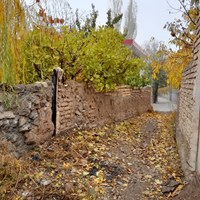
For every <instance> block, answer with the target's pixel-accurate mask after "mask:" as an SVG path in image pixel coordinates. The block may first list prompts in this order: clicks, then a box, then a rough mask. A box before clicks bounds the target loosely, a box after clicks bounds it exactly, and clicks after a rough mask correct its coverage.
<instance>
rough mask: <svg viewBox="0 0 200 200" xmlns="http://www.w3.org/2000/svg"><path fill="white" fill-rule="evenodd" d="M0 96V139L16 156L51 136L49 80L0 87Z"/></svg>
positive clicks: (50, 87)
mask: <svg viewBox="0 0 200 200" xmlns="http://www.w3.org/2000/svg"><path fill="white" fill-rule="evenodd" d="M0 97H1V98H0V139H1V141H3V142H6V143H7V145H8V149H9V151H10V152H12V153H13V154H14V155H15V156H16V157H18V156H20V155H21V154H23V153H24V152H25V151H27V150H29V149H31V148H32V147H33V146H34V145H35V144H39V143H42V142H44V141H46V140H47V139H48V138H50V137H51V136H52V134H53V130H54V126H53V123H52V121H51V116H52V110H51V107H52V104H51V101H52V83H51V82H49V83H36V84H33V85H17V86H15V87H14V92H9V93H5V92H3V91H2V88H1V90H0Z"/></svg>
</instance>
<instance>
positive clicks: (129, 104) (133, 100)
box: [56, 81, 151, 133]
mask: <svg viewBox="0 0 200 200" xmlns="http://www.w3.org/2000/svg"><path fill="white" fill-rule="evenodd" d="M150 96H151V90H150V88H146V89H135V90H133V89H131V88H130V87H127V86H123V87H120V88H118V90H117V91H116V92H112V93H97V92H95V91H94V90H93V89H92V88H88V87H87V86H86V85H85V84H83V83H77V82H74V81H67V82H66V83H64V84H62V83H60V82H59V83H58V99H57V104H58V105H57V125H56V126H57V131H56V132H57V133H60V132H64V131H66V130H69V129H73V128H80V129H82V128H92V127H95V126H99V125H103V124H107V123H113V122H119V121H122V120H125V119H128V118H131V117H134V116H137V115H139V114H141V113H143V112H146V111H148V110H150V109H151V102H150V100H151V98H150Z"/></svg>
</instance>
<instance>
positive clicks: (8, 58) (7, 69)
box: [0, 0, 25, 84]
mask: <svg viewBox="0 0 200 200" xmlns="http://www.w3.org/2000/svg"><path fill="white" fill-rule="evenodd" d="M24 29H25V12H24V10H23V7H22V5H21V1H20V0H0V82H3V83H4V82H6V83H10V84H14V83H15V82H17V81H18V66H19V60H20V48H19V47H20V42H21V41H22V33H23V32H24Z"/></svg>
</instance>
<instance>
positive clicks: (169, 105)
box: [152, 95, 177, 112]
mask: <svg viewBox="0 0 200 200" xmlns="http://www.w3.org/2000/svg"><path fill="white" fill-rule="evenodd" d="M152 106H153V110H154V111H157V112H172V111H176V110H177V98H172V101H169V97H168V96H167V95H162V96H159V97H158V102H157V103H155V104H152Z"/></svg>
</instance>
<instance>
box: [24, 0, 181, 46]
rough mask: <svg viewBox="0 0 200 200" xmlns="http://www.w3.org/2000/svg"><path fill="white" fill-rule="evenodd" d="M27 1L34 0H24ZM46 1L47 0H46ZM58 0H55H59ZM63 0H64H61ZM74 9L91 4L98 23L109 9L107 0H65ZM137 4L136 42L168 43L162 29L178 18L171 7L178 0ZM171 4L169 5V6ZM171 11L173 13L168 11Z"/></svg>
mask: <svg viewBox="0 0 200 200" xmlns="http://www.w3.org/2000/svg"><path fill="white" fill-rule="evenodd" d="M26 1H28V2H29V3H30V2H35V0H26ZM47 1H48V0H47ZM59 1H60V0H55V2H59ZM62 1H64V0H62ZM66 1H68V3H69V4H70V6H71V7H72V9H73V10H74V11H75V10H76V9H79V11H80V13H83V12H84V13H89V11H91V4H92V3H93V4H94V5H95V8H96V10H98V11H99V16H98V19H97V22H98V24H101V25H103V24H105V22H106V12H107V11H108V9H109V0H82V1H81V0H66ZM135 1H136V3H137V6H138V12H137V37H136V39H135V40H136V42H137V43H138V44H139V45H141V46H143V45H144V43H145V42H148V41H149V40H150V38H151V37H154V38H155V39H156V40H157V41H164V42H165V43H166V44H168V41H169V38H170V33H169V32H168V31H167V30H166V29H163V27H164V25H165V24H166V22H172V21H173V20H174V18H180V15H181V13H174V10H172V8H171V7H174V8H179V6H180V5H179V3H178V0H135ZM128 2H129V0H123V12H125V10H126V8H127V5H128ZM170 6H171V7H170ZM170 11H173V14H170V13H169V12H170Z"/></svg>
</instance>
